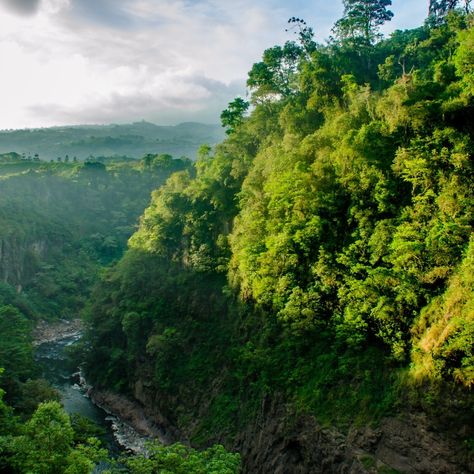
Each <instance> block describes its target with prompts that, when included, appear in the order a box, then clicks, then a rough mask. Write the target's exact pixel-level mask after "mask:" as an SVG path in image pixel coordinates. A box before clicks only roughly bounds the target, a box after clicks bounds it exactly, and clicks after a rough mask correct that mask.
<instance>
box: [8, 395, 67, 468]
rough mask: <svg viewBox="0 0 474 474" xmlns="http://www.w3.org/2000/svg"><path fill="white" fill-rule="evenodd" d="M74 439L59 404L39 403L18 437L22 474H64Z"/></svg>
mask: <svg viewBox="0 0 474 474" xmlns="http://www.w3.org/2000/svg"><path fill="white" fill-rule="evenodd" d="M73 438H74V431H73V429H72V427H71V422H70V420H69V417H68V415H67V414H66V412H64V410H63V409H62V408H61V405H60V404H59V403H58V402H46V403H42V404H40V406H39V407H38V409H37V410H36V411H35V413H34V414H33V416H32V417H31V419H30V420H29V421H28V422H27V424H26V426H25V435H24V436H22V437H19V438H17V440H16V444H17V453H18V454H17V459H16V463H17V465H18V466H19V467H20V471H21V472H32V473H42V474H48V473H56V472H62V468H63V467H64V464H65V463H66V459H67V456H68V454H69V453H70V451H71V445H72V442H73Z"/></svg>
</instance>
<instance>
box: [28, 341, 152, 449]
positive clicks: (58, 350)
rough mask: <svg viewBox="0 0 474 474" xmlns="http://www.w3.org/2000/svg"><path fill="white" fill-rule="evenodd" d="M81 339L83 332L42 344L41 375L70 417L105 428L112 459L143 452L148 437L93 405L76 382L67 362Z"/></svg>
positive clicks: (104, 438) (38, 356)
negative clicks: (53, 390) (68, 354)
mask: <svg viewBox="0 0 474 474" xmlns="http://www.w3.org/2000/svg"><path fill="white" fill-rule="evenodd" d="M79 339H80V332H77V333H75V334H72V335H71V334H70V335H67V336H65V337H61V338H60V339H57V340H53V341H48V342H43V343H41V344H39V345H38V346H37V348H36V353H35V359H36V362H37V364H38V366H39V367H40V369H41V372H42V376H43V378H45V379H46V380H47V381H48V382H49V383H50V384H51V385H53V386H54V387H55V388H56V389H57V390H58V391H59V393H60V394H61V402H62V404H63V406H64V409H65V410H66V412H67V413H69V414H70V415H72V414H75V413H77V414H79V415H82V416H84V417H86V418H88V419H90V420H92V421H93V422H95V423H96V424H97V425H99V426H101V427H103V428H104V429H105V435H104V436H102V437H101V439H102V442H103V443H104V445H105V446H106V447H107V449H108V450H109V452H110V454H111V455H112V456H114V457H115V456H117V455H118V454H120V453H122V452H123V451H124V450H125V451H130V452H136V453H137V452H143V450H144V445H145V442H146V440H147V439H146V438H145V437H143V436H141V435H139V434H138V433H137V432H136V431H135V430H134V429H133V428H132V427H130V426H129V425H127V424H126V423H123V422H122V421H121V420H120V419H119V418H118V417H116V416H114V415H112V414H110V413H107V412H105V411H104V410H103V409H101V408H99V407H97V406H96V405H94V404H93V403H92V401H91V400H90V398H89V397H87V394H86V391H87V390H86V387H85V386H81V385H82V384H81V385H79V384H78V383H77V377H74V376H73V374H74V372H75V371H74V370H72V369H71V365H70V363H69V362H68V357H67V353H66V348H67V347H68V346H70V345H72V344H74V343H75V342H77V341H78V340H79Z"/></svg>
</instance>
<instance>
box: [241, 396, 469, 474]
mask: <svg viewBox="0 0 474 474" xmlns="http://www.w3.org/2000/svg"><path fill="white" fill-rule="evenodd" d="M435 430H436V428H435V427H433V426H430V422H429V420H428V419H427V417H426V415H424V414H405V415H403V416H400V417H399V418H386V419H384V420H383V421H382V423H381V424H380V425H379V427H378V428H376V429H374V428H371V427H364V428H361V429H352V430H350V431H349V433H347V434H346V435H343V434H342V433H339V432H338V431H336V430H334V429H328V428H323V427H321V426H320V425H319V424H318V423H317V422H316V420H315V419H314V418H313V417H311V416H307V415H301V416H295V415H294V414H292V413H291V412H288V411H286V408H285V406H284V405H281V404H279V403H277V402H269V401H266V402H265V403H264V404H263V406H262V411H261V415H260V416H259V417H258V418H257V419H256V420H255V421H254V423H253V424H252V425H251V426H249V427H248V428H247V429H246V430H245V431H244V432H242V433H241V434H240V436H239V439H238V441H237V444H236V448H237V449H238V450H239V451H240V452H241V453H242V455H243V460H244V472H246V473H252V474H319V473H321V474H323V473H325V474H327V473H334V474H339V473H340V474H345V473H351V474H352V473H355V474H357V473H397V472H399V473H407V474H415V473H417V474H451V473H452V474H463V473H466V474H467V473H472V472H474V457H473V456H471V458H470V459H469V458H467V457H466V456H465V454H463V451H462V449H461V445H460V442H459V441H456V440H454V439H447V438H445V437H443V436H442V435H440V434H439V433H438V432H437V431H435Z"/></svg>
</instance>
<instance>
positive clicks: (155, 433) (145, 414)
mask: <svg viewBox="0 0 474 474" xmlns="http://www.w3.org/2000/svg"><path fill="white" fill-rule="evenodd" d="M87 395H88V396H89V397H90V399H91V400H92V402H93V403H94V404H95V405H97V406H98V407H100V408H102V409H103V410H104V411H106V412H107V413H110V414H113V415H115V416H117V417H118V418H120V420H122V421H124V422H125V423H128V424H129V425H130V426H132V428H134V429H135V430H136V431H137V432H138V433H140V434H141V435H144V436H149V437H153V438H158V439H159V440H160V441H161V442H162V443H164V444H169V443H171V442H173V441H175V438H174V437H173V435H172V433H171V432H170V431H169V430H168V429H167V423H166V420H164V419H163V418H162V417H161V416H160V415H159V414H153V413H152V412H151V411H150V410H149V409H147V408H145V407H144V406H143V405H141V404H140V403H139V402H138V401H136V400H130V399H129V398H127V397H125V396H123V395H120V394H117V393H114V392H111V391H109V390H99V389H96V388H90V389H89V391H88V393H87Z"/></svg>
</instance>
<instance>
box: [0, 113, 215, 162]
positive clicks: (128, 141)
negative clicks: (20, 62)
mask: <svg viewBox="0 0 474 474" xmlns="http://www.w3.org/2000/svg"><path fill="white" fill-rule="evenodd" d="M223 137H224V131H223V129H222V127H221V126H220V125H217V124H204V123H198V122H185V123H181V124H179V125H156V124H153V123H150V122H146V121H141V122H134V123H131V124H110V125H74V126H60V127H50V128H35V129H22V130H0V153H10V152H16V153H20V154H25V155H26V156H34V155H35V154H36V153H37V154H39V156H40V158H41V159H43V160H51V159H53V160H54V159H57V158H58V157H64V156H65V155H69V156H70V157H71V158H72V157H73V156H77V158H78V159H79V160H84V159H86V158H88V157H89V156H91V155H92V156H124V155H125V156H129V157H132V158H141V157H142V156H143V155H145V154H146V153H154V154H156V153H168V154H170V155H173V156H175V157H181V156H187V157H188V158H191V159H194V158H195V155H196V152H197V150H198V148H199V146H200V145H202V144H203V143H206V144H209V145H213V144H216V143H218V142H220V141H221V140H222V139H223Z"/></svg>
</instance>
